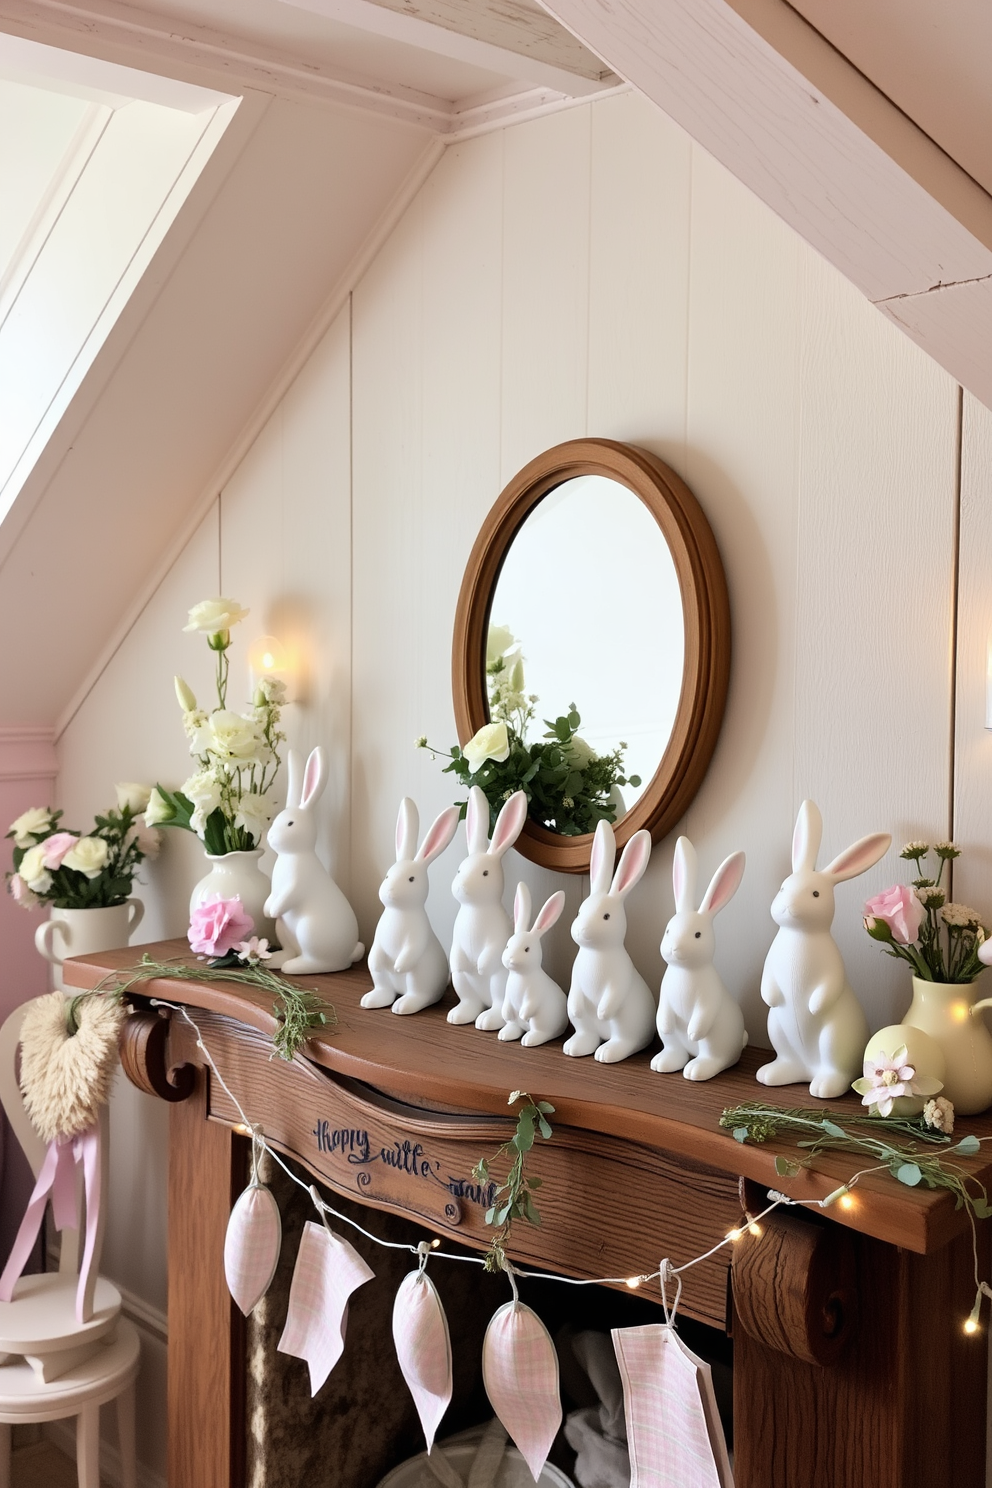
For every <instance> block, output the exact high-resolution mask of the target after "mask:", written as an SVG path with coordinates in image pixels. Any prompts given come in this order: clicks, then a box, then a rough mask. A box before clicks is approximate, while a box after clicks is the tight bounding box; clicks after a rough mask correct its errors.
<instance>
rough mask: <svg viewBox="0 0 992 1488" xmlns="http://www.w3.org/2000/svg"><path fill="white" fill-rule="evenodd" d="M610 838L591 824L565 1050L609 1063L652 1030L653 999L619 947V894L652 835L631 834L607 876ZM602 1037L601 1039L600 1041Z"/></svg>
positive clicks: (638, 872)
mask: <svg viewBox="0 0 992 1488" xmlns="http://www.w3.org/2000/svg"><path fill="white" fill-rule="evenodd" d="M616 851H617V843H616V837H615V836H614V833H613V828H612V827H611V826H610V824H609V822H606V821H601V822H599V823H597V826H596V835H595V837H594V838H593V843H592V860H591V863H590V867H589V897H588V899H585V900H583V902H582V904H581V905H580V906H579V913H578V916H577V917H576V919H575V921H574V922H573V924H572V939H573V940H574V941H575V943H576V945H577V946H578V947H579V954H578V955H577V956H576V958H575V964H574V965H573V967H572V985H571V988H570V989H569V993H568V1016H569V1018H570V1019H571V1020H572V1024H573V1025H574V1027H575V1032H574V1033H573V1034H572V1036H571V1038H568V1039H566V1040H565V1046H564V1047H565V1053H566V1054H575V1055H578V1054H591V1053H592V1052H593V1050H595V1053H596V1058H597V1059H599V1060H602V1061H603V1063H604V1064H614V1063H616V1061H617V1060H620V1059H626V1058H627V1057H628V1055H630V1054H636V1053H637V1051H638V1049H644V1048H646V1047H647V1045H648V1044H649V1043H650V1042H651V1037H652V1035H653V1033H654V1020H655V1006H654V998H653V997H652V996H651V992H650V990H649V988H648V984H647V982H646V981H645V980H644V978H643V977H642V976H641V975H640V973H639V972H638V971H637V969H636V968H635V966H634V963H633V961H631V959H630V956H629V955H628V953H627V949H626V947H625V945H624V936H625V935H626V933H627V916H626V914H625V913H624V900H625V899H626V897H627V895H628V894H629V893H630V891H631V889H632V888H633V887H634V885H635V884H637V883H639V882H640V880H641V878H642V876H643V874H644V870H645V868H646V867H647V866H648V859H649V858H650V856H651V834H650V832H646V831H644V830H643V829H642V830H641V831H640V832H635V833H634V835H633V837H631V839H630V841H629V842H628V843H627V846H626V847H625V848H624V850H623V853H622V855H621V858H620V864H619V866H618V868H617V871H616V873H615V874H613V882H612V884H611V882H610V875H611V873H613V862H614V859H615V858H616ZM604 1039H605V1043H604V1042H603V1040H604Z"/></svg>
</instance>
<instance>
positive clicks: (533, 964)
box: [499, 883, 568, 1049]
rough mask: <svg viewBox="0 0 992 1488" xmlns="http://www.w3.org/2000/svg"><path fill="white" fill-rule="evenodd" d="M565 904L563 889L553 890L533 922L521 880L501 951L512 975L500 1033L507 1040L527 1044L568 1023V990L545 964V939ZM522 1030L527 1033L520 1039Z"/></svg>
mask: <svg viewBox="0 0 992 1488" xmlns="http://www.w3.org/2000/svg"><path fill="white" fill-rule="evenodd" d="M564 907H565V893H564V890H562V889H559V890H558V892H557V894H552V895H551V898H550V899H549V900H548V902H547V904H545V906H544V908H543V909H542V910H541V913H540V914H539V915H538V917H537V919H536V920H535V921H534V923H533V925H531V923H530V909H531V904H530V889H529V888H528V887H527V885H526V884H525V883H518V884H517V892H516V895H515V897H514V900H513V934H512V935H511V936H510V940H509V944H508V945H507V947H506V950H505V951H504V952H503V965H504V966H505V967H506V969H507V971H508V972H509V976H508V977H507V979H506V996H505V998H504V999H503V1027H502V1028H501V1029H500V1031H499V1037H500V1038H501V1039H503V1040H504V1041H507V1040H509V1039H520V1042H521V1045H522V1046H523V1047H524V1048H526V1049H532V1048H533V1047H534V1045H535V1044H546V1043H547V1041H548V1039H553V1038H558V1036H559V1034H562V1033H564V1032H565V1029H566V1028H567V1027H568V1013H567V1012H566V1011H565V994H564V992H563V991H562V990H561V988H560V987H559V985H558V983H557V982H553V981H552V980H551V978H550V977H549V976H548V973H547V972H546V971H545V970H544V968H543V966H542V965H541V962H542V960H543V953H542V951H541V940H542V938H543V937H544V935H545V934H546V933H547V931H549V930H550V929H551V926H552V925H554V924H555V923H556V922H557V920H558V917H559V915H560V914H561V912H562V910H563V909H564ZM521 1034H523V1038H520V1035H521Z"/></svg>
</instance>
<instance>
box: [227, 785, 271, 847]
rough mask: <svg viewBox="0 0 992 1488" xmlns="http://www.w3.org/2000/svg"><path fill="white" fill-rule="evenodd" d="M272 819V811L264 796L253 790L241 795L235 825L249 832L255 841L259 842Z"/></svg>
mask: <svg viewBox="0 0 992 1488" xmlns="http://www.w3.org/2000/svg"><path fill="white" fill-rule="evenodd" d="M271 820H272V812H271V810H270V809H269V803H268V801H267V800H266V798H265V797H264V796H260V795H257V794H256V793H255V792H251V793H250V794H248V795H244V796H242V797H241V800H240V801H239V803H238V810H237V814H236V815H235V818H234V825H235V826H236V827H241V828H242V830H243V831H245V832H249V833H250V834H251V835H252V837H254V839H255V841H256V842H258V841H260V839H261V836H262V833H263V832H264V831H265V829H266V827H267V826H268V825H269V822H270V821H271Z"/></svg>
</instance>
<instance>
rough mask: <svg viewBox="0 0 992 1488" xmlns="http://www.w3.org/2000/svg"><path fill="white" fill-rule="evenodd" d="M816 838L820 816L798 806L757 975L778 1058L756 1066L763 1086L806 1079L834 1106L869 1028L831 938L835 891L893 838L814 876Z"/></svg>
mask: <svg viewBox="0 0 992 1488" xmlns="http://www.w3.org/2000/svg"><path fill="white" fill-rule="evenodd" d="M822 835H823V820H822V818H821V816H820V813H819V811H818V810H817V809H816V807H815V806H814V804H813V802H812V801H804V802H803V804H802V805H801V806H800V808H799V817H798V819H797V821H796V830H795V833H794V835H793V838H792V872H791V873H790V874H789V877H788V878H787V879H786V880H785V882H784V883H783V885H782V887H781V888H780V889H779V891H778V893H777V894H776V896H775V899H774V901H773V903H772V919H773V920H774V921H775V923H776V924H777V925H779V926H780V927H781V928H780V929H779V932H778V934H777V935H776V937H775V939H774V940H773V941H772V944H771V948H770V949H769V952H768V955H767V956H766V957H765V969H764V971H763V972H762V974H761V996H762V998H763V999H764V1001H765V1002H766V1003H767V1004H768V1007H769V1009H770V1011H769V1013H768V1037H769V1039H770V1040H771V1045H772V1048H773V1049H774V1050H775V1053H776V1055H777V1058H775V1059H773V1060H772V1062H771V1063H770V1064H763V1065H762V1066H761V1068H760V1069H759V1070H758V1079H759V1080H760V1081H761V1083H762V1084H763V1085H795V1084H798V1083H799V1082H801V1081H805V1080H808V1081H809V1082H810V1086H809V1093H810V1095H815V1096H818V1097H819V1098H820V1099H821V1100H836V1098H837V1097H838V1096H839V1095H843V1094H844V1092H845V1091H846V1090H847V1089H848V1088H849V1087H850V1084H851V1081H852V1080H853V1079H855V1077H856V1076H857V1075H858V1073H859V1072H860V1070H861V1067H862V1061H863V1057H864V1052H865V1044H866V1043H867V1042H868V1022H867V1019H866V1018H865V1015H864V1013H863V1012H862V1009H861V1005H860V1003H859V1002H858V1000H857V998H856V997H855V995H854V993H853V991H852V990H851V987H850V984H849V983H848V980H847V973H846V971H845V970H844V961H843V958H842V957H841V953H840V951H839V949H838V948H837V945H836V943H835V941H834V939H833V936H832V935H831V934H830V926H831V924H832V923H833V918H834V885H835V884H839V883H843V882H844V880H845V879H848V878H856V877H857V876H858V874H859V873H864V872H866V870H867V869H869V868H871V867H872V865H873V864H875V863H877V862H878V860H879V858H881V857H882V856H883V855H884V854H885V853H886V852H887V851H888V848H889V844H890V843H891V841H892V838H891V837H890V836H889V835H888V833H887V832H875V833H873V834H872V835H871V836H870V837H862V838H861V840H860V841H859V842H855V843H854V845H853V846H852V847H849V848H847V849H846V850H845V851H844V852H842V853H841V854H840V855H839V857H836V858H834V860H833V862H832V863H830V864H828V866H827V867H826V868H823V869H821V870H820V871H819V872H817V870H816V855H817V852H818V851H819V848H820V838H821V836H822Z"/></svg>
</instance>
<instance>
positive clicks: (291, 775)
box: [286, 749, 300, 807]
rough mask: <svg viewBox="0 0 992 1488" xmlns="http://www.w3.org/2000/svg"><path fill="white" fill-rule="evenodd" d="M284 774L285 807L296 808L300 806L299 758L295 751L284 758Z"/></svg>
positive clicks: (291, 751)
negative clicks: (285, 775)
mask: <svg viewBox="0 0 992 1488" xmlns="http://www.w3.org/2000/svg"><path fill="white" fill-rule="evenodd" d="M286 773H287V785H286V805H287V806H293V807H296V806H298V805H299V804H300V756H299V755H298V754H297V752H296V750H295V749H291V750H290V751H289V753H288V754H287V756H286Z"/></svg>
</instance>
